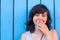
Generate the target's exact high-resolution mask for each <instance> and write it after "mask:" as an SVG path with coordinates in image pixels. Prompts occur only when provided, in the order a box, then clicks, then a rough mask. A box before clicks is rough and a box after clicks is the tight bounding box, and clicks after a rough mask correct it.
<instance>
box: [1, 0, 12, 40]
mask: <svg viewBox="0 0 60 40" xmlns="http://www.w3.org/2000/svg"><path fill="white" fill-rule="evenodd" d="M12 4H13V3H12V0H1V40H12V10H13V8H12Z"/></svg>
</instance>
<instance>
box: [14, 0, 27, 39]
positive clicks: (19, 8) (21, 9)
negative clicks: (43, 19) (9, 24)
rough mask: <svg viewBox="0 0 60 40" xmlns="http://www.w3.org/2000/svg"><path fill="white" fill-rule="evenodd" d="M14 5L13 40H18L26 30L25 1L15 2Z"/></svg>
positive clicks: (18, 0) (16, 0)
mask: <svg viewBox="0 0 60 40" xmlns="http://www.w3.org/2000/svg"><path fill="white" fill-rule="evenodd" d="M14 3H15V5H14V40H19V39H20V37H21V34H22V33H23V32H25V28H26V27H25V23H26V0H15V2H14Z"/></svg>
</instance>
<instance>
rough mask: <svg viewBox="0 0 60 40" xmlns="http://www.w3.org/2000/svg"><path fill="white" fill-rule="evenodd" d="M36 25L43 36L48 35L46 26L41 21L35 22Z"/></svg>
mask: <svg viewBox="0 0 60 40" xmlns="http://www.w3.org/2000/svg"><path fill="white" fill-rule="evenodd" d="M37 25H38V26H37V28H38V29H39V30H41V31H42V32H43V33H44V34H45V35H48V34H49V33H50V32H49V29H48V27H47V25H46V24H44V23H43V21H37Z"/></svg>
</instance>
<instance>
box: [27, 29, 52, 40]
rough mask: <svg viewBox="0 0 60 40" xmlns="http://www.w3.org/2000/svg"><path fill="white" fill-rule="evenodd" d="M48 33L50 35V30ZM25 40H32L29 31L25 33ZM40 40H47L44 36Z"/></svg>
mask: <svg viewBox="0 0 60 40" xmlns="http://www.w3.org/2000/svg"><path fill="white" fill-rule="evenodd" d="M50 33H51V34H52V32H51V30H50ZM26 40H32V37H31V33H30V31H27V32H26ZM42 40H47V37H46V36H45V35H44V36H43V38H42Z"/></svg>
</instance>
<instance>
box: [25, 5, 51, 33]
mask: <svg viewBox="0 0 60 40" xmlns="http://www.w3.org/2000/svg"><path fill="white" fill-rule="evenodd" d="M44 12H47V17H48V18H47V22H46V25H47V27H48V29H49V30H50V29H51V17H50V12H49V10H48V8H47V7H46V6H45V5H43V4H37V5H36V6H34V7H33V8H32V9H31V11H30V15H29V19H28V21H27V23H26V26H27V27H26V31H30V32H31V33H33V32H34V30H35V27H34V23H33V16H34V15H35V14H36V13H38V14H39V13H41V14H42V13H44Z"/></svg>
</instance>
